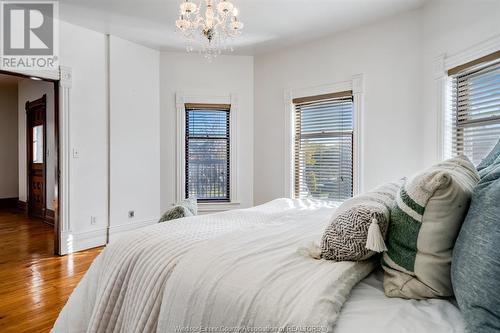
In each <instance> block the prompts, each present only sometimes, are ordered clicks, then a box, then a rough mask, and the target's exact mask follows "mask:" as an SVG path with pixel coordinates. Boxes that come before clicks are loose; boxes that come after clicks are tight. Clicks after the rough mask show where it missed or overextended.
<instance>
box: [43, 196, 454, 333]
mask: <svg viewBox="0 0 500 333" xmlns="http://www.w3.org/2000/svg"><path fill="white" fill-rule="evenodd" d="M337 207H338V204H337V203H334V202H325V201H315V200H292V199H277V200H274V201H271V202H269V203H266V204H264V205H260V206H257V207H253V208H250V209H242V210H234V211H229V212H224V213H219V214H211V215H205V216H195V217H188V218H183V219H179V220H174V221H170V222H166V223H161V224H158V225H154V226H151V227H147V228H143V229H141V230H138V231H135V232H132V233H130V234H129V235H127V236H124V237H122V238H121V239H119V240H118V241H116V242H114V243H111V244H110V245H109V246H108V247H107V248H106V249H105V250H104V251H103V252H102V253H101V255H99V257H97V258H96V260H95V261H94V263H93V264H92V266H91V267H90V269H89V270H88V272H87V273H86V274H85V276H84V277H83V279H82V281H81V282H80V283H79V285H78V286H77V288H75V290H74V292H73V294H72V295H71V297H70V299H69V300H68V302H67V304H66V305H65V307H64V308H63V310H62V311H61V313H60V315H59V317H58V319H57V321H56V323H55V325H54V328H53V330H52V332H55V333H59V332H60V333H63V332H64V333H69V332H127V333H132V332H158V333H160V332H200V331H211V332H234V331H237V332H239V331H245V332H251V331H253V332H275V331H280V329H281V331H283V329H285V331H296V332H301V331H304V332H332V331H333V332H340V333H354V332H362V331H367V330H369V331H370V332H372V333H377V332H384V333H386V332H416V333H419V332H429V331H433V332H464V324H463V320H462V318H461V315H460V312H459V310H458V309H457V307H456V306H455V305H454V304H453V302H450V301H447V300H429V301H408V300H402V299H389V298H386V297H385V296H384V295H383V291H382V285H381V276H382V275H381V272H380V271H378V270H377V267H378V262H377V260H375V259H373V260H367V261H364V262H333V261H327V260H315V259H313V258H311V257H310V256H307V255H305V254H304V253H303V251H302V250H301V247H303V246H304V245H307V244H310V243H311V242H313V241H317V240H318V239H320V238H321V234H322V232H323V230H324V228H325V226H326V224H327V223H328V221H329V218H330V216H331V215H332V213H333V211H334V210H335V209H336V208H337ZM351 289H352V291H351Z"/></svg>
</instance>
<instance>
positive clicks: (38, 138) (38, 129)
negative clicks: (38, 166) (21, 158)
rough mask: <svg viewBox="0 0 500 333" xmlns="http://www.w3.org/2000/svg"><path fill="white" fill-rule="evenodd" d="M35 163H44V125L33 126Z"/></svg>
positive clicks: (33, 157)
mask: <svg viewBox="0 0 500 333" xmlns="http://www.w3.org/2000/svg"><path fill="white" fill-rule="evenodd" d="M32 130H33V134H32V138H33V148H32V149H33V152H32V154H33V156H32V157H31V158H32V161H33V163H43V125H37V126H35V127H33V129H32Z"/></svg>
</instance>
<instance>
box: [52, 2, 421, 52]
mask: <svg viewBox="0 0 500 333" xmlns="http://www.w3.org/2000/svg"><path fill="white" fill-rule="evenodd" d="M425 1H426V0H233V2H234V3H235V4H236V5H237V6H238V7H239V9H240V13H241V14H240V18H241V21H242V22H244V23H245V29H244V30H243V34H242V35H241V36H240V37H238V38H237V39H236V40H235V42H234V44H233V45H234V46H235V49H236V51H235V53H236V54H246V55H254V54H258V53H263V52H267V51H269V50H273V49H278V48H282V47H286V46H289V45H293V44H298V43H301V42H303V41H306V40H310V39H314V38H320V37H322V36H326V35H330V34H333V33H336V32H339V31H342V30H347V29H350V28H353V27H357V26H360V25H363V24H367V23H370V22H373V21H376V20H379V19H382V18H384V17H388V16H391V15H394V14H397V13H399V12H403V11H407V10H411V9H414V8H418V7H420V6H422V5H423V3H424V2H425ZM180 2H181V0H60V1H59V4H60V5H59V6H60V8H59V12H60V18H61V19H62V20H64V21H67V22H70V23H73V24H76V25H80V26H83V27H86V28H89V29H92V30H96V31H100V32H103V33H110V34H113V35H116V36H119V37H122V38H125V39H128V40H131V41H134V42H137V43H140V44H143V45H146V46H149V47H153V48H156V49H161V50H184V49H185V44H184V41H183V39H182V38H181V36H180V35H179V34H178V33H176V31H175V25H174V22H175V20H176V18H177V16H178V8H179V7H178V6H179V3H180Z"/></svg>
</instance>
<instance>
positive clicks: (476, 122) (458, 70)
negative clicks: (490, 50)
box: [448, 51, 500, 162]
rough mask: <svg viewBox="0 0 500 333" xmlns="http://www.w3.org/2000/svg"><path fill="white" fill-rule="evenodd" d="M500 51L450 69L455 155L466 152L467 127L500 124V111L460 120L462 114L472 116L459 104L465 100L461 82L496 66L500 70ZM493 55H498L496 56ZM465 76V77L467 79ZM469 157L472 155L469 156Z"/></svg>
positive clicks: (452, 145)
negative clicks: (460, 86) (462, 97)
mask: <svg viewBox="0 0 500 333" xmlns="http://www.w3.org/2000/svg"><path fill="white" fill-rule="evenodd" d="M498 53H500V51H499V52H497V55H495V54H492V55H490V56H486V57H483V59H477V60H474V61H471V62H470V64H464V65H461V66H457V67H455V68H453V69H451V70H448V80H450V91H449V94H450V97H449V98H451V101H450V105H449V111H448V112H449V113H450V115H449V117H451V118H452V119H454V120H453V121H452V138H451V149H452V154H453V155H456V154H458V155H460V154H466V151H465V150H464V149H465V147H464V144H465V138H466V136H465V131H466V129H467V128H471V127H472V128H473V127H479V126H487V125H500V113H499V114H497V115H494V116H489V117H481V118H478V119H472V120H469V119H462V120H460V117H461V116H463V115H467V117H470V116H471V114H470V110H469V108H468V107H467V108H465V110H466V111H467V113H464V111H465V110H464V109H463V108H461V107H460V106H459V105H460V103H461V102H463V100H461V99H460V97H459V93H460V92H462V91H463V90H462V91H461V90H460V88H459V84H460V83H461V82H463V81H466V80H470V77H471V76H472V75H474V76H475V77H477V74H478V73H479V74H480V75H487V71H488V70H491V68H495V70H498V68H499V66H500V57H499V56H500V54H498ZM492 56H496V58H494V57H492ZM491 59H492V60H491ZM483 71H485V73H483ZM463 77H465V79H464V78H463ZM453 96H455V98H453ZM466 96H467V97H469V96H470V91H469V90H468V89H467V90H466ZM467 102H469V99H467ZM481 133H482V132H481ZM458 142H463V144H462V145H459V144H458ZM471 142H472V141H471ZM493 146H494V145H493ZM484 157H486V156H483V158H484ZM469 158H471V157H470V156H469ZM471 161H473V162H474V159H473V158H471Z"/></svg>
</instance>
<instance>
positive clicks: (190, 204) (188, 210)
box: [158, 198, 198, 222]
mask: <svg viewBox="0 0 500 333" xmlns="http://www.w3.org/2000/svg"><path fill="white" fill-rule="evenodd" d="M197 213H198V203H197V200H196V199H193V198H191V199H183V200H181V201H180V202H179V203H178V204H177V205H175V206H174V207H172V208H170V209H169V210H167V211H166V212H165V213H164V214H163V215H162V216H161V218H160V220H159V221H158V222H165V221H170V220H175V219H180V218H182V217H187V216H193V215H196V214H197Z"/></svg>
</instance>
